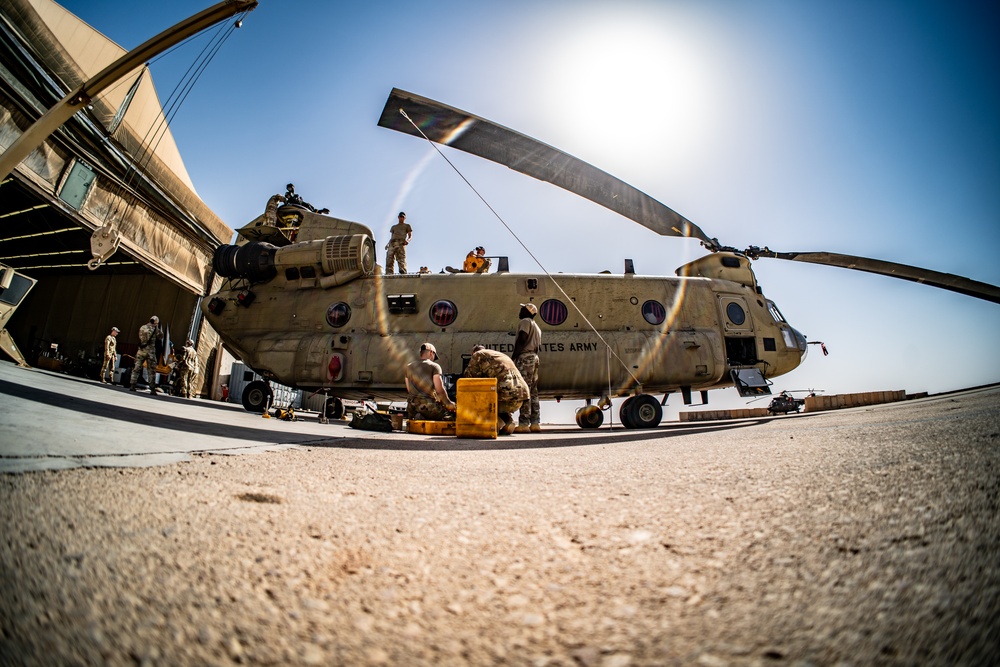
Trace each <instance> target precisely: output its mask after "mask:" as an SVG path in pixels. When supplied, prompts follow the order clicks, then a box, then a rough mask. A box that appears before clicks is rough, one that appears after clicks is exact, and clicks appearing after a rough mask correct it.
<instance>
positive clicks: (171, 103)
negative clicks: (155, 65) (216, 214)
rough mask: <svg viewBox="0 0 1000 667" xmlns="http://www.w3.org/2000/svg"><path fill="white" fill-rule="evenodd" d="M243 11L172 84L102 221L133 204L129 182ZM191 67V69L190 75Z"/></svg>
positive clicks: (123, 212)
mask: <svg viewBox="0 0 1000 667" xmlns="http://www.w3.org/2000/svg"><path fill="white" fill-rule="evenodd" d="M246 14H247V13H246V12H244V13H243V14H242V15H240V16H239V17H238V18H237V20H236V21H235V22H233V23H231V24H229V26H228V28H222V27H221V26H220V28H219V30H217V31H216V36H215V37H213V38H212V40H210V41H209V43H208V44H207V45H206V46H205V47H204V48H203V49H202V51H201V53H200V54H199V55H198V57H197V58H195V60H194V61H193V62H192V64H191V65H190V66H189V67H188V69H187V71H186V72H185V73H184V75H183V76H182V77H181V79H180V82H179V83H178V84H177V85H176V86H175V87H174V90H173V91H172V92H171V94H170V97H168V99H167V105H166V107H165V108H163V111H164V113H163V114H161V116H160V120H159V121H158V122H157V123H155V124H153V125H151V126H150V127H149V128H148V129H147V131H146V134H145V136H143V137H142V138H141V140H140V149H139V151H138V152H137V154H136V155H135V156H134V157H133V158H132V160H131V166H130V168H129V169H128V170H127V171H126V175H125V178H124V179H123V181H122V184H121V185H120V186H118V195H117V198H118V203H117V204H116V205H115V206H114V207H109V209H107V210H106V213H105V216H104V222H105V223H107V221H108V219H109V218H110V217H111V216H112V215H117V214H121V215H126V214H127V213H128V212H129V211H130V210H131V209H132V208H134V207H135V205H136V201H134V198H128V199H129V201H126V197H125V196H124V192H125V191H126V190H127V189H128V188H129V187H131V185H132V183H133V182H134V181H135V179H136V178H137V177H138V171H139V169H140V168H141V169H143V170H145V168H146V167H147V166H148V165H149V163H150V162H151V161H152V158H153V156H154V155H155V153H156V148H157V147H158V146H159V144H160V142H161V141H162V140H163V137H164V136H165V135H166V129H167V128H169V126H170V120H171V119H172V118H174V117H175V116H176V115H177V113H178V112H179V110H180V107H181V105H182V104H183V103H184V101H185V100H186V99H187V96H188V94H189V93H190V92H191V90H192V89H193V87H194V85H195V84H196V83H197V82H198V80H199V79H200V78H201V75H202V74H203V73H204V72H205V70H206V69H207V67H208V65H209V64H211V62H212V60H214V58H215V56H216V55H217V54H218V52H219V50H220V49H221V48H222V45H223V44H225V42H226V41H227V40H228V38H229V36H230V35H231V34H232V32H233V30H235V29H236V28H237V27H239V24H240V23H241V22H242V20H243V18H245V16H246ZM199 36H200V35H192V36H191V37H190V38H188V39H187V40H185V41H184V42H181V43H180V44H177V45H175V46H174V47H173V48H171V49H170V50H169V51H167V52H166V53H163V54H160V55H159V56H157V57H156V58H155V59H154V60H153V61H151V62H156V61H158V60H160V59H161V58H163V57H165V56H166V55H167V54H169V53H172V52H173V51H174V50H176V49H178V48H180V47H181V46H182V45H184V44H187V43H189V42H190V41H191V40H194V39H196V38H197V37H199ZM206 52H208V55H207V56H206ZM149 64H150V63H147V64H146V65H144V66H143V72H141V73H140V74H139V76H140V77H142V76H143V73H144V72H147V71H148V70H149ZM192 70H194V73H193V74H192ZM119 85H121V84H119ZM116 87H117V86H116ZM126 155H127V153H126ZM123 205H124V206H123Z"/></svg>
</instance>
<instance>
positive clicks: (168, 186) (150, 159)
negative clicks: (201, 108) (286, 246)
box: [0, 0, 233, 294]
mask: <svg viewBox="0 0 1000 667" xmlns="http://www.w3.org/2000/svg"><path fill="white" fill-rule="evenodd" d="M124 52H125V51H124V49H122V48H121V47H119V46H117V45H116V44H114V43H113V42H111V40H108V39H107V38H106V37H104V36H103V35H101V34H100V33H98V32H97V31H96V30H94V29H93V28H91V27H90V26H88V25H87V24H85V23H84V22H83V21H81V20H80V19H78V18H77V17H75V16H74V15H72V14H70V13H69V12H68V11H66V10H65V9H64V8H62V7H60V6H59V5H57V4H56V3H55V2H52V1H51V0H7V1H6V2H4V3H3V6H2V7H0V54H2V59H0V148H3V147H5V146H9V145H10V144H11V143H12V142H13V141H14V139H16V138H17V136H19V135H20V133H21V132H22V131H23V130H24V129H25V128H26V127H27V126H28V125H30V124H31V122H33V121H34V120H35V119H37V118H38V117H40V116H41V115H42V114H43V113H44V112H45V110H46V109H48V108H49V107H50V106H51V105H52V104H54V103H55V102H57V101H58V100H60V99H61V98H62V97H63V96H64V95H65V94H66V92H67V91H69V90H71V89H73V88H74V87H76V86H78V85H79V84H80V83H82V82H83V81H85V80H87V79H88V78H89V77H90V76H92V75H93V74H94V73H96V72H98V71H100V70H101V69H103V68H104V67H105V66H106V65H107V64H109V63H110V62H112V61H114V60H116V59H117V58H118V57H120V56H121V55H122V54H123V53H124ZM146 137H154V139H150V140H147V139H146ZM108 224H112V225H114V227H115V228H116V230H117V231H118V232H119V233H120V235H121V249H120V250H119V252H118V253H116V254H115V255H114V256H112V257H111V258H110V259H109V260H108V264H107V265H106V266H102V268H101V269H99V270H102V271H103V270H108V271H112V272H117V271H125V272H133V271H141V270H153V271H154V272H156V273H159V274H161V275H163V276H164V277H166V278H168V279H170V280H171V281H173V282H174V283H176V284H178V285H180V286H181V287H183V288H185V289H186V290H188V291H191V292H193V293H196V294H205V293H206V291H207V290H208V289H209V288H210V285H209V282H210V280H211V255H212V252H213V251H214V248H215V247H216V246H218V245H219V244H220V243H226V242H228V241H229V239H231V238H232V235H233V231H232V229H230V228H229V227H228V226H227V225H226V224H225V223H223V222H222V221H221V220H220V219H219V218H218V217H217V216H216V215H215V214H214V213H213V212H212V211H211V210H210V209H209V208H208V207H207V206H206V205H205V204H204V203H203V202H202V201H201V200H200V199H199V198H198V196H197V194H196V193H195V192H194V188H193V186H192V184H191V181H190V178H189V176H188V174H187V171H186V169H185V168H184V165H183V161H182V160H181V158H180V154H179V152H178V150H177V147H176V145H175V143H174V141H173V138H172V136H171V135H170V131H169V128H168V127H167V125H166V121H165V119H164V116H163V111H162V108H161V106H160V102H159V99H158V97H157V94H156V90H155V88H154V86H153V83H152V79H151V77H150V75H149V72H148V70H147V69H146V68H144V67H143V68H138V69H137V70H135V71H133V72H132V73H130V74H129V75H127V76H126V77H125V79H124V80H123V82H122V85H120V86H116V87H112V88H111V89H109V90H108V91H106V94H104V95H102V96H100V97H98V98H97V99H95V100H94V101H93V104H92V105H90V107H88V108H87V109H86V110H85V111H83V112H80V113H78V114H76V115H75V116H74V117H73V118H72V119H71V120H70V121H69V122H67V123H66V124H65V125H64V126H63V127H62V128H61V129H60V130H59V131H57V132H56V133H55V134H53V135H52V137H50V138H49V139H48V140H47V141H46V143H45V144H44V145H43V146H41V147H39V149H38V150H36V151H35V152H34V153H33V154H32V155H31V156H29V157H28V158H27V159H26V160H24V162H22V163H21V165H19V167H18V168H17V170H16V171H15V172H14V173H13V174H12V176H11V178H10V179H8V180H6V181H4V182H3V183H2V184H0V261H3V262H4V263H6V264H9V265H11V266H14V267H15V268H19V269H22V270H24V271H25V272H27V273H29V274H31V275H35V276H39V277H40V276H41V275H44V274H45V273H46V272H49V273H51V272H58V273H66V272H74V271H81V272H82V271H86V268H85V267H86V262H87V260H89V259H90V257H91V253H90V233H91V232H92V231H93V230H95V229H98V228H100V227H102V226H105V225H108Z"/></svg>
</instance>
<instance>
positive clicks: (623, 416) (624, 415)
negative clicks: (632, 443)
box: [618, 396, 635, 428]
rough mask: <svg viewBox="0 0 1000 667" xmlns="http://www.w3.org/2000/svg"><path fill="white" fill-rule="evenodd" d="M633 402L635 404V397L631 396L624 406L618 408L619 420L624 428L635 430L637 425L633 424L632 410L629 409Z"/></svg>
mask: <svg viewBox="0 0 1000 667" xmlns="http://www.w3.org/2000/svg"><path fill="white" fill-rule="evenodd" d="M633 402H635V396H629V397H628V398H626V399H625V402H624V403H622V406H621V407H620V408H618V420H619V421H620V422H621V423H622V426H624V427H625V428H635V425H634V424H632V417H631V409H632V408H631V407H629V406H631V405H632V403H633Z"/></svg>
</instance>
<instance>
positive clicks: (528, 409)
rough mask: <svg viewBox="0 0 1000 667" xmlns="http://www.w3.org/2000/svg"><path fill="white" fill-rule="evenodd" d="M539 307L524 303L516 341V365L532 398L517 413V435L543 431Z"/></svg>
mask: <svg viewBox="0 0 1000 667" xmlns="http://www.w3.org/2000/svg"><path fill="white" fill-rule="evenodd" d="M537 314H538V307H537V306H536V305H535V304H533V303H522V304H521V311H520V314H519V315H518V317H520V318H521V321H520V323H519V324H518V326H517V339H516V340H515V341H514V364H515V365H517V370H519V371H521V377H523V378H524V381H525V382H527V383H528V390H529V392H530V393H531V398H529V399H528V400H527V401H525V402H524V403H522V404H521V409H520V410H519V411H518V413H517V421H518V424H517V428H516V429H515V433H528V432H529V431H530V432H532V433H537V432H538V431H541V430H542V427H541V425H540V424H539V421H540V417H541V414H540V410H539V404H538V350H539V349H541V347H542V330H541V329H540V328H539V327H538V325H537V324H536V323H535V315H537Z"/></svg>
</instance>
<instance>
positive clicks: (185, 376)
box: [177, 338, 198, 398]
mask: <svg viewBox="0 0 1000 667" xmlns="http://www.w3.org/2000/svg"><path fill="white" fill-rule="evenodd" d="M197 374H198V351H197V350H195V348H194V341H193V340H191V339H190V338H188V339H187V341H186V342H185V343H184V347H182V348H181V350H180V354H178V356H177V393H178V395H179V396H183V397H184V398H191V387H192V385H193V384H194V378H195V376H196V375H197Z"/></svg>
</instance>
